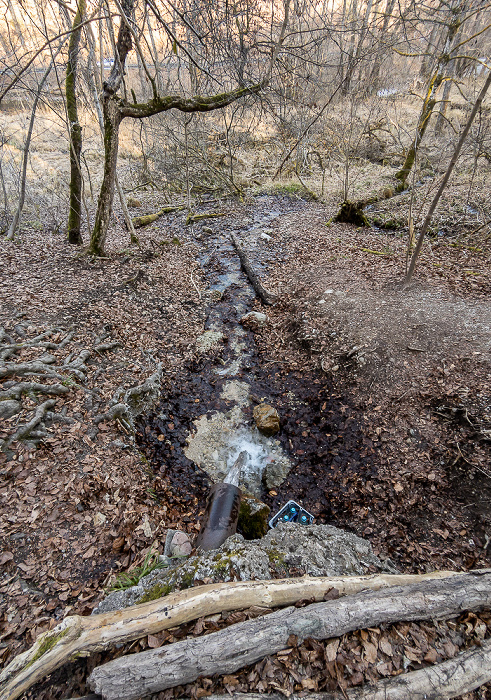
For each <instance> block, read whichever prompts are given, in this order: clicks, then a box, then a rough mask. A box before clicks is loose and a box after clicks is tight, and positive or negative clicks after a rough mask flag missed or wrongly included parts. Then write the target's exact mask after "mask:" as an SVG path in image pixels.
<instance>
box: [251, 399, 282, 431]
mask: <svg viewBox="0 0 491 700" xmlns="http://www.w3.org/2000/svg"><path fill="white" fill-rule="evenodd" d="M252 415H253V416H254V421H255V422H256V426H257V429H258V430H259V431H260V432H261V433H262V434H263V435H266V436H271V435H274V434H275V433H277V432H278V431H279V429H280V416H279V415H278V411H277V410H276V408H273V407H272V406H269V405H268V404H266V403H262V404H259V406H256V407H255V408H254V411H253V412H252Z"/></svg>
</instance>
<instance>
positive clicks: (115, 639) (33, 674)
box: [0, 571, 471, 700]
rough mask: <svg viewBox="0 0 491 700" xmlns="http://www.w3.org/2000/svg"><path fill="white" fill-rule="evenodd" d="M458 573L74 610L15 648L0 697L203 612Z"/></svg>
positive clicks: (259, 586) (217, 590)
mask: <svg viewBox="0 0 491 700" xmlns="http://www.w3.org/2000/svg"><path fill="white" fill-rule="evenodd" d="M458 575H459V574H457V573H456V572H454V571H435V572H433V573H431V574H423V575H416V576H415V575H404V574H396V575H390V574H379V575H375V576H340V577H309V576H305V577H302V578H300V579H279V580H276V581H247V582H242V581H241V582H238V583H219V584H212V585H206V586H199V587H198V588H190V589H187V590H184V591H178V592H177V593H172V594H170V595H168V596H165V597H164V598H159V599H158V600H155V601H151V602H148V603H143V604H141V605H134V606H132V607H129V608H125V609H123V610H118V611H117V612H110V613H103V614H101V615H93V616H91V617H80V616H78V615H73V616H70V617H66V618H65V619H64V620H63V621H62V622H60V624H59V625H57V626H56V627H55V628H54V629H53V630H51V631H50V632H46V633H45V634H42V635H40V636H39V637H38V639H37V640H36V642H35V643H34V645H33V646H32V647H31V648H30V649H28V650H27V651H26V652H24V653H23V654H19V656H17V657H16V658H15V659H13V660H12V661H11V662H10V663H9V664H8V666H7V667H6V668H5V669H4V670H3V671H2V672H0V700H15V698H18V697H19V695H21V694H22V693H23V692H24V691H26V690H27V689H28V688H29V687H30V686H31V685H33V684H34V683H35V682H36V681H38V680H40V679H41V678H43V677H44V676H46V675H48V674H49V673H51V672H52V671H54V670H55V669H57V668H59V667H60V666H62V665H63V664H64V663H66V662H67V661H68V660H69V659H70V658H72V657H75V656H77V655H80V654H84V655H88V654H90V653H91V652H95V651H100V650H102V649H108V648H110V647H112V646H114V645H115V644H120V643H123V642H129V641H132V640H134V639H139V638H140V637H144V636H145V635H147V634H156V633H157V632H160V631H162V630H164V629H169V628H170V627H176V626H178V625H181V624H183V623H185V622H189V621H190V620H195V619H197V618H198V617H202V616H203V615H212V614H214V613H217V612H222V611H232V610H239V609H243V608H248V607H251V606H252V605H259V606H262V607H268V608H273V607H279V606H282V605H292V604H293V603H295V602H296V601H297V600H304V599H307V598H314V599H315V600H322V599H323V597H324V594H325V593H326V591H327V590H329V589H331V588H336V589H337V590H338V591H339V594H340V595H351V594H353V593H357V592H359V591H360V590H363V589H371V590H379V589H381V588H385V587H388V586H400V585H405V584H407V583H414V582H415V581H426V580H433V579H446V578H449V577H453V576H458ZM468 576H471V574H468Z"/></svg>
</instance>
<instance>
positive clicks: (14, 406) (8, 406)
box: [0, 399, 22, 419]
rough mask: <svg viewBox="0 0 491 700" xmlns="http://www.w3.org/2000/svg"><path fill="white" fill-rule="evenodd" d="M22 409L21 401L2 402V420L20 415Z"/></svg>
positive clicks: (0, 406) (0, 413)
mask: <svg viewBox="0 0 491 700" xmlns="http://www.w3.org/2000/svg"><path fill="white" fill-rule="evenodd" d="M21 409H22V404H21V402H20V401H15V400H14V399H8V400H7V401H0V418H5V419H7V418H12V416H15V414H16V413H19V412H20V410H21Z"/></svg>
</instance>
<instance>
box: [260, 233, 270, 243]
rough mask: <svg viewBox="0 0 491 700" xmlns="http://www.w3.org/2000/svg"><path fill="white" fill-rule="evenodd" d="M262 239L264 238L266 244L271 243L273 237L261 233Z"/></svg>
mask: <svg viewBox="0 0 491 700" xmlns="http://www.w3.org/2000/svg"><path fill="white" fill-rule="evenodd" d="M260 238H262V239H263V241H266V243H269V241H270V240H271V236H268V234H267V233H264V232H263V233H261V235H260Z"/></svg>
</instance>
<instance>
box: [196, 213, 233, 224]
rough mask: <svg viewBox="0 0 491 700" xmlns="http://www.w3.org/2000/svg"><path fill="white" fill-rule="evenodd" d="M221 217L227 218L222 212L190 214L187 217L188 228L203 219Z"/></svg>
mask: <svg viewBox="0 0 491 700" xmlns="http://www.w3.org/2000/svg"><path fill="white" fill-rule="evenodd" d="M221 216H227V214H226V213H221V212H210V213H208V214H191V213H190V214H188V215H187V217H186V226H189V224H195V223H196V222H197V221H203V219H218V218H220V217H221Z"/></svg>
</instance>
